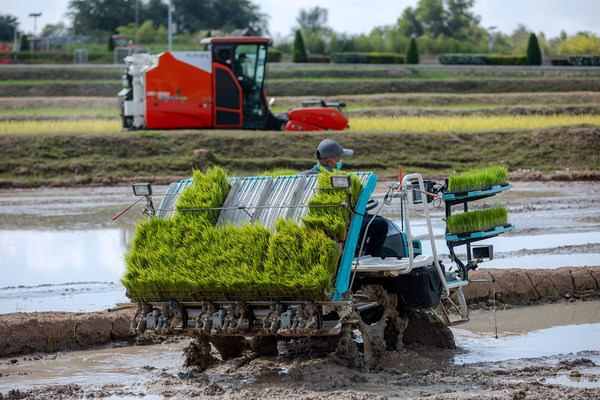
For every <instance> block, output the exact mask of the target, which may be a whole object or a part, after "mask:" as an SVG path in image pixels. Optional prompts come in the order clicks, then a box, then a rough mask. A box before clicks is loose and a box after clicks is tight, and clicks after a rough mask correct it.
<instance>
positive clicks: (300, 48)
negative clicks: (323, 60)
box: [292, 30, 308, 63]
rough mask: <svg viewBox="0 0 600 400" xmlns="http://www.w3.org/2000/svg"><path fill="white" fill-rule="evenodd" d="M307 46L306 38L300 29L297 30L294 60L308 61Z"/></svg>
mask: <svg viewBox="0 0 600 400" xmlns="http://www.w3.org/2000/svg"><path fill="white" fill-rule="evenodd" d="M307 59H308V58H307V56H306V47H305V46H304V39H303V38H302V33H301V32H300V30H297V31H296V36H295V38H294V50H293V51H292V62H295V63H305V62H306V61H307Z"/></svg>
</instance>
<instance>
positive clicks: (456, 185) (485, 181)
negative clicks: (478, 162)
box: [448, 165, 508, 192]
mask: <svg viewBox="0 0 600 400" xmlns="http://www.w3.org/2000/svg"><path fill="white" fill-rule="evenodd" d="M507 173H508V168H507V167H505V166H503V165H492V166H489V167H488V168H483V169H472V170H470V171H468V172H465V173H464V174H460V175H452V176H450V178H448V191H449V192H458V191H462V190H471V189H479V188H483V187H486V186H492V185H497V184H499V183H504V182H506V179H507Z"/></svg>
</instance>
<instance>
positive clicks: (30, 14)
mask: <svg viewBox="0 0 600 400" xmlns="http://www.w3.org/2000/svg"><path fill="white" fill-rule="evenodd" d="M41 15H42V13H41V12H39V13H29V16H30V17H33V37H34V38H33V39H34V40H32V41H31V47H30V48H29V50H30V51H32V52H33V48H34V47H35V39H36V38H37V19H38V17H40V16H41Z"/></svg>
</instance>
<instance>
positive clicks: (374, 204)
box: [365, 199, 379, 211]
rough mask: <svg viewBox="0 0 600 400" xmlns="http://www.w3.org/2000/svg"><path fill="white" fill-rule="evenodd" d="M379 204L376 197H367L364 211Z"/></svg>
mask: <svg viewBox="0 0 600 400" xmlns="http://www.w3.org/2000/svg"><path fill="white" fill-rule="evenodd" d="M378 205H379V200H377V199H369V201H368V202H367V208H365V210H366V211H369V210H372V209H374V208H375V207H377V206H378Z"/></svg>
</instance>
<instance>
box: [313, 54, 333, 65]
mask: <svg viewBox="0 0 600 400" xmlns="http://www.w3.org/2000/svg"><path fill="white" fill-rule="evenodd" d="M308 62H309V63H319V64H327V63H329V62H331V58H329V56H324V55H322V54H310V55H309V56H308Z"/></svg>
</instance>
